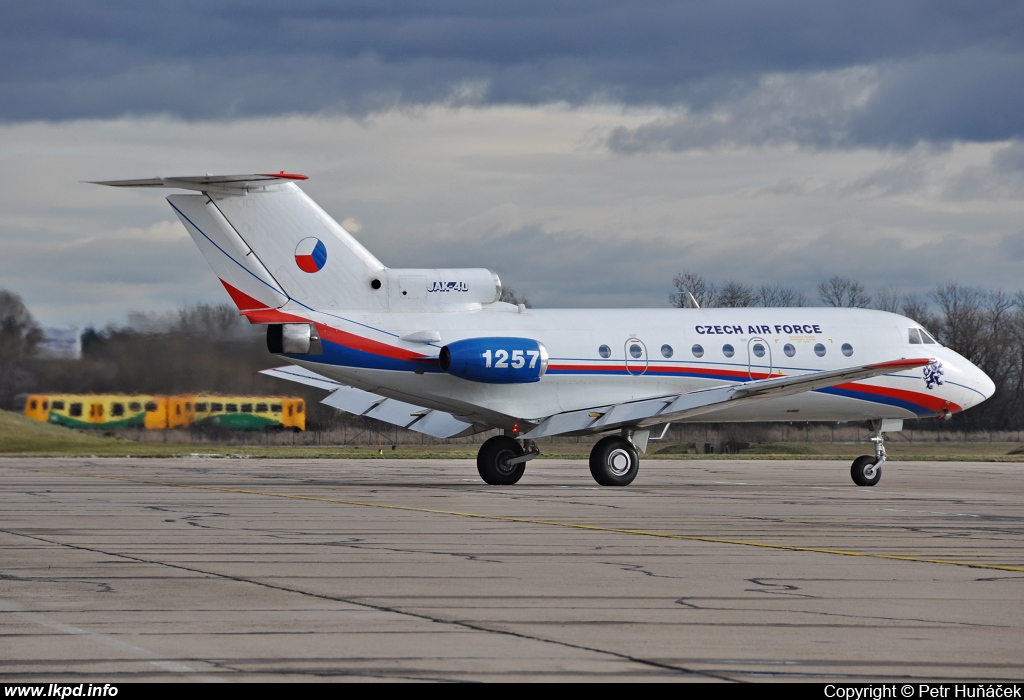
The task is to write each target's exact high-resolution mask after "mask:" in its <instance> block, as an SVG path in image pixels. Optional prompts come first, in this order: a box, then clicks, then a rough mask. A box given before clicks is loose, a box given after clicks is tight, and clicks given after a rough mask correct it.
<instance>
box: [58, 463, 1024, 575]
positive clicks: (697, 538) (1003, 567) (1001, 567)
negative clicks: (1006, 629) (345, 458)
mask: <svg viewBox="0 0 1024 700" xmlns="http://www.w3.org/2000/svg"><path fill="white" fill-rule="evenodd" d="M40 471H42V472H45V473H48V474H61V475H63V476H84V477H90V478H93V479H108V480H111V481H125V482H128V483H132V484H148V485H150V486H169V487H171V488H179V489H196V490H199V491H219V492H221V493H239V494H245V495H248V496H267V497H270V498H290V499H293V500H297V501H317V502H320V503H336V504H339V505H346V506H360V507H364V508H384V509H387V510H403V511H408V512H412V513H430V514H433V515H454V516H458V517H460V518H478V519H480V520H496V521H500V522H507V523H522V524H525V525H547V526H550V527H564V528H570V529H573V530H591V531H594V532H613V533H617V534H620V535H640V536H643V537H659V538H662V539H667V540H687V541H690V542H710V543H712V544H732V545H740V546H743V547H762V548H765V549H781V550H786V551H790V552H814V553H817V554H834V555H839V556H844V557H866V558H869V559H890V560H894V561H912V562H918V563H922V564H945V565H949V566H966V567H968V568H971V569H993V570H996V571H1022V572H1024V566H1010V565H1008V564H983V563H981V562H972V561H957V560H955V559H932V558H929V557H915V556H909V555H905V554H875V553H872V552H857V551H853V550H847V549H826V548H823V547H797V546H795V545H788V544H774V543H772V542H752V541H749V540H732V539H724V538H721V537H705V536H702V535H674V534H672V533H669V532H654V531H651V530H632V529H627V528H618V527H605V526H602V525H583V524H581V523H564V522H559V521H557V520H537V519H534V518H517V517H514V516H510V515H487V514H486V513H464V512H461V511H457V510H440V509H437V508H419V507H416V506H395V505H388V504H386V503H371V502H369V501H350V500H346V499H342V498H325V497H324V496H304V495H302V494H298V493H277V492H274V491H253V490H251V489H232V488H227V487H226V486H203V485H201V484H181V483H176V482H172V481H151V480H147V479H131V478H128V477H123V476H107V475H104V474H75V473H72V472H62V471H55V470H50V469H42V470H40Z"/></svg>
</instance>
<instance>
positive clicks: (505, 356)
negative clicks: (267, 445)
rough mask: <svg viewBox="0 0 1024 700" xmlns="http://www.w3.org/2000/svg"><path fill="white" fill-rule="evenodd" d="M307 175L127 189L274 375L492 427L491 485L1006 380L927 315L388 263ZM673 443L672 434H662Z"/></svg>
mask: <svg viewBox="0 0 1024 700" xmlns="http://www.w3.org/2000/svg"><path fill="white" fill-rule="evenodd" d="M305 179H306V177H305V176H302V175H291V174H287V173H284V172H281V173H278V174H271V175H235V176H210V175H206V176H197V177H170V178H162V177H158V178H152V179H145V180H118V181H112V182H101V183H97V184H103V185H113V186H115V187H171V188H179V189H185V190H194V191H197V192H199V193H201V194H176V195H172V196H170V197H168V198H167V201H168V202H170V204H171V207H172V208H173V209H174V211H175V213H176V214H177V215H178V217H179V218H180V219H181V221H182V223H183V224H184V225H185V228H186V229H187V230H188V232H189V234H191V236H192V238H193V239H194V240H195V242H196V245H198V246H199V249H200V250H201V251H202V253H203V255H205V256H206V259H207V260H208V261H209V263H210V265H211V266H212V267H213V271H214V272H215V273H216V274H217V276H218V277H219V278H220V281H221V284H223V285H224V288H225V289H226V290H227V292H228V294H229V295H230V296H231V299H232V300H233V301H234V302H235V304H236V305H237V306H238V309H239V311H240V312H241V314H242V315H244V316H245V317H247V318H248V319H249V321H250V322H251V323H256V324H265V325H266V326H267V346H268V348H269V350H270V352H272V353H276V354H278V355H280V356H281V357H282V358H284V359H286V360H287V361H288V362H290V363H291V364H290V365H287V366H285V367H280V368H277V369H271V370H265V373H266V374H269V375H271V376H275V377H280V378H283V379H290V380H293V381H296V382H301V383H303V384H308V385H312V386H316V387H321V388H323V389H326V390H328V391H330V392H331V393H330V395H329V396H328V397H327V398H325V399H324V403H326V404H328V405H329V406H333V407H335V408H338V409H341V410H342V411H347V412H349V413H352V414H355V415H361V416H370V417H372V418H376V419H378V420H382V421H385V422H387V423H391V424H394V425H400V426H402V427H404V428H407V429H409V430H415V431H419V432H421V433H426V434H427V435H432V436H434V437H437V438H453V437H460V436H464V435H471V434H473V433H478V432H482V431H487V430H491V429H495V428H497V429H499V430H501V431H503V434H501V435H497V436H495V437H492V438H490V439H488V440H487V441H486V442H484V444H483V446H482V447H481V448H480V453H479V455H478V457H477V467H478V469H479V472H480V476H481V477H482V478H483V480H484V481H486V482H487V483H488V484H514V483H516V482H517V481H519V479H520V478H521V477H522V475H523V472H524V469H525V465H526V462H527V461H529V460H531V459H533V458H534V457H536V456H537V455H538V454H539V453H540V450H539V449H538V447H537V444H536V442H535V440H536V439H537V438H540V437H546V436H551V435H587V434H604V433H606V434H607V436H606V437H604V438H602V439H601V440H599V441H598V442H597V444H596V445H595V446H594V449H593V451H592V452H591V454H590V471H591V474H592V475H593V477H594V479H595V480H596V481H597V482H598V483H599V484H601V485H604V486H624V485H626V484H629V483H630V482H632V481H633V479H634V478H635V477H636V474H637V469H638V466H639V457H638V450H639V451H640V452H644V451H646V448H647V441H648V439H649V437H650V434H651V430H652V429H656V427H657V426H666V427H667V424H668V423H670V422H687V421H714V422H726V421H794V420H795V421H868V422H870V423H871V425H872V429H873V437H872V438H871V439H872V441H873V442H874V444H875V449H874V454H873V455H865V456H863V457H858V458H857V459H856V460H854V462H853V466H852V468H851V473H852V476H853V480H854V482H856V483H857V484H858V485H859V486H873V485H874V484H876V483H877V482H878V480H879V478H880V477H881V469H882V464H883V463H884V462H885V447H884V445H883V440H884V433H886V432H892V431H898V430H902V428H903V420H904V419H908V418H922V417H935V416H940V417H943V416H944V417H948V416H950V415H952V414H953V413H956V412H958V411H962V410H964V409H967V408H970V407H971V406H974V405H975V404H978V403H980V402H981V401H984V400H985V399H986V398H988V397H989V396H991V395H992V393H993V391H994V390H995V386H994V385H993V383H992V380H990V379H989V378H988V376H986V375H985V373H984V372H982V371H981V370H980V369H978V368H977V367H975V366H974V365H973V364H971V363H970V362H968V361H967V360H966V359H964V358H963V357H961V356H960V355H958V354H957V353H955V352H953V351H952V350H950V349H949V348H945V347H943V346H942V345H940V344H939V343H937V342H936V341H935V340H934V338H933V337H932V336H931V335H929V334H928V333H927V332H926V331H925V330H924V329H923V328H921V327H920V325H919V324H917V323H915V322H914V321H913V320H911V319H909V318H904V317H903V316H897V315H895V314H891V313H886V312H882V311H871V310H866V309H838V308H792V309H781V308H729V309H698V308H694V309H675V308H673V309H641V310H637V309H591V310H583V309H527V308H525V307H524V306H523V305H518V306H516V305H513V304H508V303H504V302H502V301H499V299H500V297H501V282H500V281H499V279H498V276H497V275H496V274H495V273H493V272H491V271H490V270H486V269H422V270H421V269H408V270H403V269H393V268H388V267H385V266H384V265H383V264H382V263H381V262H380V261H379V260H377V258H375V257H374V256H373V255H372V254H371V253H370V252H369V251H368V250H366V248H364V247H363V246H362V245H360V243H359V242H358V241H357V240H356V239H355V238H353V237H352V236H351V235H350V234H349V233H348V232H347V231H346V230H345V229H344V228H342V226H340V225H339V224H338V223H337V222H335V221H334V219H332V218H331V217H330V216H329V215H328V214H327V213H325V212H324V211H323V210H322V209H321V208H320V207H319V206H317V205H316V203H314V202H313V200H312V199H310V198H309V197H308V196H307V195H306V194H305V193H304V192H303V191H302V190H301V189H300V188H299V187H298V186H297V185H296V184H295V181H296V180H305ZM662 434H664V433H662Z"/></svg>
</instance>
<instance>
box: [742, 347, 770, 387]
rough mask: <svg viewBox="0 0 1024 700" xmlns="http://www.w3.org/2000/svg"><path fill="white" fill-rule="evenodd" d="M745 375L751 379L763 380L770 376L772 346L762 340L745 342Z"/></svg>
mask: <svg viewBox="0 0 1024 700" xmlns="http://www.w3.org/2000/svg"><path fill="white" fill-rule="evenodd" d="M747 374H748V375H749V376H750V378H751V379H764V378H766V377H770V376H771V374H772V346H771V345H769V344H768V341H767V340H765V339H764V338H751V339H750V341H749V342H747Z"/></svg>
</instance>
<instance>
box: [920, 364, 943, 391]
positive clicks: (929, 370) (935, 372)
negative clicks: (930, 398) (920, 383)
mask: <svg viewBox="0 0 1024 700" xmlns="http://www.w3.org/2000/svg"><path fill="white" fill-rule="evenodd" d="M943 374H945V372H943V371H942V363H941V362H939V361H938V360H936V361H935V362H933V363H931V364H930V365H927V366H925V368H924V385H925V386H926V387H928V388H929V389H934V388H935V387H937V386H942V375H943Z"/></svg>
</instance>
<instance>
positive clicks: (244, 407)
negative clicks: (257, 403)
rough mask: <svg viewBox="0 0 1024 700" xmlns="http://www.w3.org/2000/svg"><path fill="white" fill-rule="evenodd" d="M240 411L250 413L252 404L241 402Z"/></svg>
mask: <svg viewBox="0 0 1024 700" xmlns="http://www.w3.org/2000/svg"><path fill="white" fill-rule="evenodd" d="M242 413H252V404H251V403H243V404H242Z"/></svg>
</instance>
